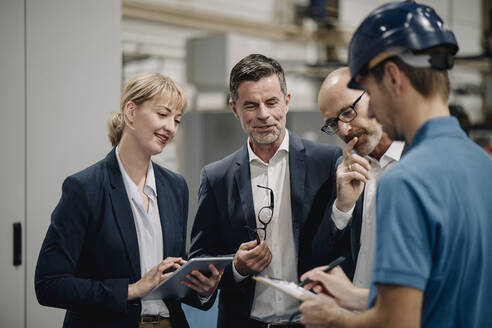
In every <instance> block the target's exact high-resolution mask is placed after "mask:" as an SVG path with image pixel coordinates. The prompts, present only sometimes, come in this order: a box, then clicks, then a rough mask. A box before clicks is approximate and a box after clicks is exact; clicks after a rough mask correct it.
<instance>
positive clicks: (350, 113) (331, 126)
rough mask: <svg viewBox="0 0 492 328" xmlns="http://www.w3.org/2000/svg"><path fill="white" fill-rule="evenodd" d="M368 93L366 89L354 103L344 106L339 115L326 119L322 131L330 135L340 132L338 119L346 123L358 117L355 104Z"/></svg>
mask: <svg viewBox="0 0 492 328" xmlns="http://www.w3.org/2000/svg"><path fill="white" fill-rule="evenodd" d="M365 93H366V91H364V92H362V94H361V95H360V96H359V97H358V98H357V99H355V101H354V102H353V104H352V105H350V106H348V107H345V108H342V109H341V110H340V111H339V112H338V115H337V117H334V118H330V119H328V120H326V122H325V124H324V125H323V126H322V127H321V131H323V132H324V133H327V134H329V135H334V134H335V133H337V132H338V121H342V122H344V123H350V122H352V121H353V120H354V118H356V117H357V111H356V110H355V106H356V105H357V103H358V102H359V101H360V100H361V98H362V96H363V95H364V94H365Z"/></svg>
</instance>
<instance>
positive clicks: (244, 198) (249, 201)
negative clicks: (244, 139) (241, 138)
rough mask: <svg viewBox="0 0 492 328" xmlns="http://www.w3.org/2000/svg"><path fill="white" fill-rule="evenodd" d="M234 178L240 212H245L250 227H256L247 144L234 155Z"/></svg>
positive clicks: (246, 222)
mask: <svg viewBox="0 0 492 328" xmlns="http://www.w3.org/2000/svg"><path fill="white" fill-rule="evenodd" d="M234 180H235V182H236V185H237V187H238V190H239V197H240V198H241V207H242V210H243V211H242V212H243V213H244V214H245V217H244V220H245V222H243V223H242V225H245V224H246V225H247V226H249V227H250V228H253V229H254V228H256V216H255V210H254V205H253V204H254V203H253V191H252V190H251V173H250V168H249V156H248V145H247V144H244V146H243V147H242V148H241V151H239V153H238V154H237V156H236V172H235V174H234Z"/></svg>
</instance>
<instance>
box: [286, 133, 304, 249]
mask: <svg viewBox="0 0 492 328" xmlns="http://www.w3.org/2000/svg"><path fill="white" fill-rule="evenodd" d="M305 159H306V153H305V150H304V145H303V144H302V141H301V139H300V138H299V137H297V136H295V135H294V134H292V133H289V171H290V198H291V206H292V230H293V233H294V242H295V245H296V251H298V249H299V233H300V230H301V226H302V224H303V223H304V221H305V220H306V217H307V213H306V212H305V206H304V194H305V193H304V189H305V188H304V187H305V180H306V161H305Z"/></svg>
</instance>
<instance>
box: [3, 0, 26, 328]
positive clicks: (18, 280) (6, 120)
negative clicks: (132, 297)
mask: <svg viewBox="0 0 492 328" xmlns="http://www.w3.org/2000/svg"><path fill="white" fill-rule="evenodd" d="M24 26H25V20H24V2H23V1H15V0H8V1H1V2H0V44H1V51H0V76H1V77H2V78H1V79H0V99H2V107H1V114H2V118H1V119H0V154H1V160H0V181H1V184H0V263H1V264H0V277H1V279H0V327H13V328H20V327H24V310H25V268H26V265H25V261H26V257H25V242H24V244H23V245H22V248H23V254H24V256H23V258H22V265H20V266H14V265H13V234H12V230H13V223H14V222H21V223H22V228H23V230H24V232H25V227H26V225H25V140H26V139H25V131H26V129H25V111H26V108H25V70H24V58H25V47H24V30H25V29H24ZM23 240H24V241H25V238H23Z"/></svg>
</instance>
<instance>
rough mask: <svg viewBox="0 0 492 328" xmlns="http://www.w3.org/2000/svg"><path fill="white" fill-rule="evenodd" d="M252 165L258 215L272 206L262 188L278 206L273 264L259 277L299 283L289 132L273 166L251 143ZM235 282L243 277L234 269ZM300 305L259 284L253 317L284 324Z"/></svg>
mask: <svg viewBox="0 0 492 328" xmlns="http://www.w3.org/2000/svg"><path fill="white" fill-rule="evenodd" d="M248 154H249V165H250V172H251V189H252V191H253V203H254V209H255V214H256V216H257V217H256V225H257V227H261V226H262V224H261V223H260V222H259V221H258V212H259V210H260V209H261V208H262V207H263V206H268V205H269V204H270V197H269V196H270V192H269V191H268V190H266V189H263V188H259V187H258V185H260V186H264V187H269V188H271V189H272V190H273V194H274V200H275V204H274V205H275V206H274V211H273V217H272V220H271V222H270V224H269V225H268V227H267V238H266V243H267V245H268V247H269V249H270V251H271V252H272V261H271V263H270V265H269V266H268V267H266V268H265V270H263V272H261V273H260V274H259V276H265V277H274V278H279V279H284V280H287V281H297V259H296V249H295V244H294V233H293V230H292V207H291V202H290V174H289V133H288V131H287V130H286V133H285V137H284V140H283V141H282V144H281V145H280V147H279V149H278V150H277V152H276V153H275V154H274V155H273V157H272V158H271V159H270V162H269V163H265V162H263V161H262V160H261V159H260V158H259V157H258V156H256V154H255V153H254V152H253V150H252V149H251V146H250V144H249V140H248ZM233 273H234V279H235V280H236V281H241V280H242V279H244V278H245V277H244V276H241V275H240V274H239V273H238V272H237V271H236V268H235V267H234V266H233ZM298 307H299V302H298V301H297V300H296V299H295V298H293V297H290V296H288V295H286V294H284V293H282V292H280V291H277V290H276V289H274V288H270V287H267V286H265V285H264V284H261V283H257V284H256V287H255V295H254V300H253V307H252V309H251V317H252V318H255V319H257V320H261V321H265V322H278V321H284V320H287V319H288V318H289V316H290V315H291V314H292V313H294V312H296V311H297V309H298Z"/></svg>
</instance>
